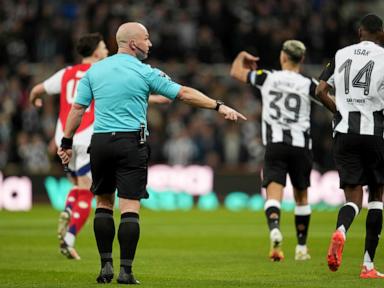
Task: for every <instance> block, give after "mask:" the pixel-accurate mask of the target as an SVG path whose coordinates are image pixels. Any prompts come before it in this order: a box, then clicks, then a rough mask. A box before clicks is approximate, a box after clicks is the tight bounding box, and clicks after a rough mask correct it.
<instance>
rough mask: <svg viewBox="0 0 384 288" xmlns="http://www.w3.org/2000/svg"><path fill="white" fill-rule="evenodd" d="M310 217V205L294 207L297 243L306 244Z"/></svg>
mask: <svg viewBox="0 0 384 288" xmlns="http://www.w3.org/2000/svg"><path fill="white" fill-rule="evenodd" d="M310 219H311V207H310V206H309V205H303V206H296V208H295V227H296V237H297V243H298V244H299V245H306V243H307V235H308V227H309V220H310Z"/></svg>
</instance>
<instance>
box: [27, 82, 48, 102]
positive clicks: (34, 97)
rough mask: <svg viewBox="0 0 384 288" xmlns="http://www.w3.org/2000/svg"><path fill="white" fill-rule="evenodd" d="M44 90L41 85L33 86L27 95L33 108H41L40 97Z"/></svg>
mask: <svg viewBox="0 0 384 288" xmlns="http://www.w3.org/2000/svg"><path fill="white" fill-rule="evenodd" d="M45 93H46V92H45V89H44V85H43V83H39V84H37V85H35V86H34V87H33V88H32V90H31V92H30V93H29V101H30V102H31V103H32V105H33V106H35V107H42V106H43V101H42V100H41V97H42V96H43V95H44V94H45Z"/></svg>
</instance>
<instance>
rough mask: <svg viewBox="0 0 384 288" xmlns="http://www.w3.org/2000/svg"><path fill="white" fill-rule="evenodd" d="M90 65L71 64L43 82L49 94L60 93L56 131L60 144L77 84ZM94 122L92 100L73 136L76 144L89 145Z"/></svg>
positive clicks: (56, 140) (56, 139)
mask: <svg viewBox="0 0 384 288" xmlns="http://www.w3.org/2000/svg"><path fill="white" fill-rule="evenodd" d="M90 66H91V65H90V64H78V65H74V66H69V67H67V68H64V69H61V70H60V71H58V72H56V73H55V74H54V75H52V76H51V77H50V78H48V79H47V80H45V81H44V83H43V85H44V89H45V91H46V92H47V94H49V95H52V94H58V93H60V112H59V119H58V120H57V125H56V132H55V142H56V145H58V146H59V145H60V142H61V138H62V137H63V135H64V130H65V124H66V121H67V117H68V114H69V111H70V110H71V106H72V103H73V102H74V100H75V97H76V94H77V86H78V84H79V81H80V79H81V78H82V77H83V75H84V74H85V72H86V71H87V70H88V69H89V67H90ZM93 122H94V103H93V102H92V104H91V105H90V106H89V107H88V109H87V110H86V111H85V113H84V115H83V118H82V121H81V124H80V126H79V128H78V129H77V131H76V134H75V135H74V137H73V144H74V145H86V146H88V145H89V143H90V141H91V137H92V133H93Z"/></svg>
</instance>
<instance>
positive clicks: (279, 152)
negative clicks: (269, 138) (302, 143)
mask: <svg viewBox="0 0 384 288" xmlns="http://www.w3.org/2000/svg"><path fill="white" fill-rule="evenodd" d="M312 159H313V157H312V152H311V150H309V149H307V148H301V147H295V146H291V145H288V144H285V143H269V144H268V145H267V147H266V150H265V156H264V169H263V187H267V186H268V185H269V183H271V182H276V183H279V184H281V185H283V186H285V184H286V179H287V173H288V174H289V177H290V178H291V182H292V185H293V187H295V188H297V189H300V190H303V189H306V188H308V187H309V186H310V180H309V178H310V175H311V169H312V161H313V160H312Z"/></svg>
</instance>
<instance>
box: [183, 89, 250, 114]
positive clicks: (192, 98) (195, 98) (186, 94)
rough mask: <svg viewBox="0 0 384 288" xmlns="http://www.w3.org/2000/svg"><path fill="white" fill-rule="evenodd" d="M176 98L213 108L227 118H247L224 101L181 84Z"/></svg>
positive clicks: (201, 106) (202, 106)
mask: <svg viewBox="0 0 384 288" xmlns="http://www.w3.org/2000/svg"><path fill="white" fill-rule="evenodd" d="M177 98H179V99H180V100H181V101H183V102H184V103H186V104H189V105H191V106H195V107H199V108H206V109H214V110H216V111H218V112H219V113H220V114H222V115H224V118H225V119H228V120H233V121H236V120H237V119H239V118H240V119H243V120H247V118H246V117H245V116H244V115H243V114H241V113H239V112H237V111H236V110H234V109H232V108H230V107H228V106H227V105H225V104H224V102H222V101H219V100H214V99H212V98H209V97H208V96H206V95H205V94H203V93H201V92H200V91H198V90H196V89H194V88H191V87H187V86H182V87H181V89H180V91H179V94H178V95H177Z"/></svg>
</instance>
